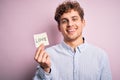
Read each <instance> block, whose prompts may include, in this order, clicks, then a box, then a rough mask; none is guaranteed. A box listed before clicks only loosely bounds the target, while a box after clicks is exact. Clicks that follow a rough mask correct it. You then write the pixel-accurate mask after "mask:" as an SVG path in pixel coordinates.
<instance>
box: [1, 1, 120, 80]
mask: <svg viewBox="0 0 120 80" xmlns="http://www.w3.org/2000/svg"><path fill="white" fill-rule="evenodd" d="M62 1H63V0H0V80H32V77H33V76H34V73H35V70H36V65H38V64H37V63H36V62H35V61H34V55H35V50H36V48H35V45H34V40H33V35H34V34H36V33H42V32H47V34H48V37H49V41H50V46H51V45H54V44H56V43H58V42H60V40H62V37H61V34H60V33H59V32H58V30H57V23H56V22H55V21H54V12H55V8H56V7H57V5H58V4H59V3H61V2H62ZM79 1H80V3H81V6H82V7H83V8H84V10H85V19H86V27H85V29H84V36H85V38H86V40H87V42H89V43H92V44H94V45H97V46H99V47H101V48H103V49H104V50H105V51H106V52H107V53H108V57H109V60H110V66H111V70H112V76H113V80H120V54H119V53H120V50H119V49H120V42H119V41H120V31H119V30H120V16H119V15H120V8H119V7H120V4H119V3H120V0H79Z"/></svg>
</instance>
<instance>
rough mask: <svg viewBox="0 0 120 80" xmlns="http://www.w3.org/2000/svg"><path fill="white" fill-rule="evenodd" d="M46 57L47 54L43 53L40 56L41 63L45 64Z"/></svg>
mask: <svg viewBox="0 0 120 80" xmlns="http://www.w3.org/2000/svg"><path fill="white" fill-rule="evenodd" d="M47 57H48V55H47V53H44V54H43V56H42V63H46V60H47Z"/></svg>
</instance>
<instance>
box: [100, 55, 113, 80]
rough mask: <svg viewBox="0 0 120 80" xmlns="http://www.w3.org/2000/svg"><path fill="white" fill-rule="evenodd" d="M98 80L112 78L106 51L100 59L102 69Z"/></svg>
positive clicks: (109, 79) (110, 79)
mask: <svg viewBox="0 0 120 80" xmlns="http://www.w3.org/2000/svg"><path fill="white" fill-rule="evenodd" d="M100 80H112V75H111V70H110V65H109V60H108V56H107V55H106V53H105V54H104V56H103V59H102V71H101V79H100Z"/></svg>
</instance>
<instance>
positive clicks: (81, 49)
mask: <svg viewBox="0 0 120 80" xmlns="http://www.w3.org/2000/svg"><path fill="white" fill-rule="evenodd" d="M83 42H84V43H83V44H80V45H79V46H77V47H76V49H78V51H79V52H83V51H84V50H85V49H86V45H87V42H86V41H85V39H84V37H83ZM62 46H63V47H64V48H65V49H67V50H72V51H73V49H72V48H71V47H70V46H69V45H68V44H66V43H65V42H64V41H62Z"/></svg>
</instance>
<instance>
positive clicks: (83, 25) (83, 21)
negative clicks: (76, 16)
mask: <svg viewBox="0 0 120 80" xmlns="http://www.w3.org/2000/svg"><path fill="white" fill-rule="evenodd" d="M85 25H86V22H85V19H83V20H82V27H83V28H84V27H85Z"/></svg>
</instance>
